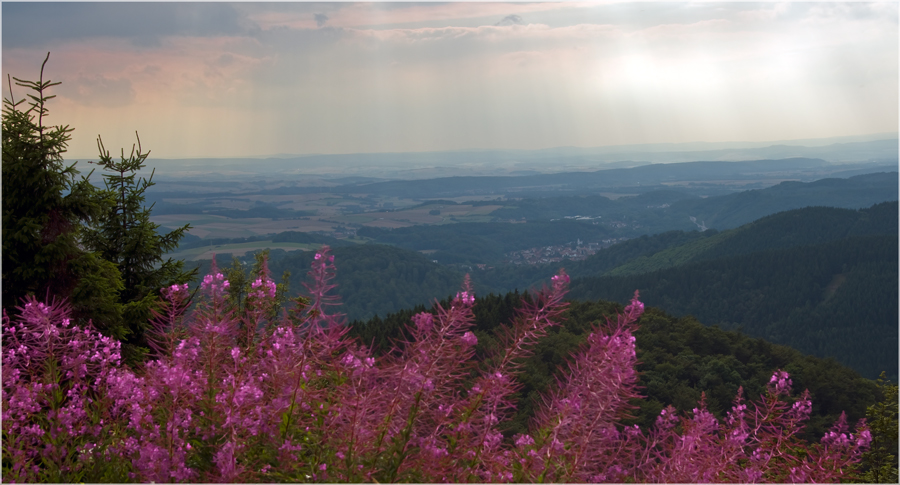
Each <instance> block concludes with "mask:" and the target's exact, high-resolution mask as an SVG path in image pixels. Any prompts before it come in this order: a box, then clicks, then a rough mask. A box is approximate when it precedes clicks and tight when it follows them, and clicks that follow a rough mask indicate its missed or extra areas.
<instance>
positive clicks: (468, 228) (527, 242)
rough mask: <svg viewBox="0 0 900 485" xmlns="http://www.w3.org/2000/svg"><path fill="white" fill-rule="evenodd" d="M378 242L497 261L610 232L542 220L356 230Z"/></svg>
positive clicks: (446, 257)
mask: <svg viewBox="0 0 900 485" xmlns="http://www.w3.org/2000/svg"><path fill="white" fill-rule="evenodd" d="M356 234H357V235H359V236H362V237H367V238H371V239H373V240H374V241H375V242H377V243H379V244H391V245H395V246H397V247H401V248H404V249H409V250H413V251H422V250H437V251H436V252H435V253H433V254H432V255H431V257H432V259H436V260H438V261H439V262H440V263H442V264H449V263H467V264H475V263H497V262H499V261H501V260H502V259H503V257H504V254H505V253H507V252H510V251H517V250H521V249H528V248H532V247H538V246H549V245H561V244H564V243H567V242H575V241H576V240H577V239H581V240H582V241H584V242H587V241H593V242H596V241H600V240H602V239H605V238H609V237H612V235H613V232H612V231H611V230H610V229H609V228H607V227H605V226H602V225H593V224H585V223H581V222H575V221H554V222H549V221H543V222H527V223H524V224H509V223H476V222H464V223H459V224H444V225H439V226H410V227H402V228H397V229H380V228H375V227H362V228H360V229H358V230H357V231H356Z"/></svg>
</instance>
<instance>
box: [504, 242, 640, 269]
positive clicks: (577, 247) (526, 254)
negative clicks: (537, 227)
mask: <svg viewBox="0 0 900 485" xmlns="http://www.w3.org/2000/svg"><path fill="white" fill-rule="evenodd" d="M627 240H628V238H627V237H620V238H611V239H603V240H601V241H599V242H582V241H581V239H578V240H576V241H572V242H568V243H566V244H560V245H557V246H543V247H536V248H528V249H523V250H521V251H513V252H510V253H506V255H505V256H506V258H505V259H504V260H503V262H504V263H509V264H547V263H557V262H560V261H562V260H564V259H568V260H570V261H581V260H583V259H586V258H587V257H588V256H591V255H593V254H595V253H596V252H597V251H599V250H601V249H604V248H608V247H610V246H612V245H613V244H616V243H620V242H623V241H627Z"/></svg>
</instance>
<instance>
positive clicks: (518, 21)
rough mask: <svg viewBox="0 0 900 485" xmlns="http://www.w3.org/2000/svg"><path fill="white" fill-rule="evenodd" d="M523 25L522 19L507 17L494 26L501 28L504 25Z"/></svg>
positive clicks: (512, 16) (515, 16) (513, 16)
mask: <svg viewBox="0 0 900 485" xmlns="http://www.w3.org/2000/svg"><path fill="white" fill-rule="evenodd" d="M523 23H524V22H523V21H522V17H519V16H518V15H507V16H506V17H503V20H501V21H499V22H497V23H496V24H494V25H497V26H501V27H502V26H506V25H522V24H523Z"/></svg>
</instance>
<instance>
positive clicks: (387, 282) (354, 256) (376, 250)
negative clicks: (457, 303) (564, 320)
mask: <svg viewBox="0 0 900 485" xmlns="http://www.w3.org/2000/svg"><path fill="white" fill-rule="evenodd" d="M269 254H270V259H269V268H270V270H271V271H272V275H273V278H275V279H276V280H279V278H280V277H281V275H282V274H284V272H285V271H288V272H289V273H290V280H289V281H290V288H291V292H292V293H297V292H302V291H303V283H305V282H307V274H306V273H307V271H308V269H309V265H310V263H311V262H312V260H313V257H314V253H313V252H312V251H290V252H285V251H283V250H274V251H271V252H270V253H269ZM332 254H333V255H334V257H335V261H336V264H337V265H338V266H339V268H340V271H338V274H337V279H336V280H335V283H336V284H337V288H336V289H335V294H336V295H338V296H340V298H341V307H340V311H341V312H342V313H345V314H347V315H348V316H349V317H350V318H372V317H373V316H375V315H376V314H377V315H387V314H388V313H391V312H396V311H400V310H401V309H404V308H412V307H414V306H416V305H420V304H430V302H432V301H433V300H434V298H442V297H446V296H447V295H452V294H454V293H455V292H456V291H457V290H458V289H459V285H460V283H461V282H462V280H463V278H464V276H465V275H464V274H462V273H459V272H457V271H454V270H452V269H449V268H446V267H444V266H441V265H438V264H435V263H433V262H431V260H430V259H429V258H427V257H425V256H423V255H421V254H419V253H416V252H413V251H407V250H404V249H400V248H395V247H392V246H385V245H381V244H364V245H353V246H348V247H338V248H334V250H333V251H332ZM251 258H252V257H244V258H242V260H243V261H248V260H249V259H251ZM216 261H217V264H218V265H219V267H220V268H222V267H227V266H231V264H232V261H231V258H230V255H225V256H217V257H216ZM209 267H210V261H209V260H205V261H201V262H200V265H199V268H200V269H199V272H200V274H206V272H208V271H209ZM279 281H280V280H279ZM475 288H476V291H477V292H478V293H487V292H489V291H490V290H489V289H488V288H486V287H484V286H482V285H480V284H479V285H476V286H475Z"/></svg>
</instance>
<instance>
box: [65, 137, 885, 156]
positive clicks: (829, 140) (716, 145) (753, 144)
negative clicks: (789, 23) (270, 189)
mask: <svg viewBox="0 0 900 485" xmlns="http://www.w3.org/2000/svg"><path fill="white" fill-rule="evenodd" d="M892 139H898V140H900V132H897V133H892V132H882V133H870V134H864V135H843V136H828V137H821V138H798V139H782V140H767V141H719V142H707V141H691V142H677V143H667V142H660V143H638V144H625V145H600V146H573V145H568V146H552V147H545V148H532V149H522V148H461V149H455V150H428V151H406V152H403V151H384V152H347V153H276V154H268V155H233V156H222V157H210V156H206V157H204V156H199V157H167V158H163V157H153V156H151V157H149V159H150V160H210V159H216V160H218V159H221V160H229V159H256V160H269V159H272V160H279V159H290V158H305V157H316V156H331V155H334V156H352V155H392V154H398V155H399V154H402V155H414V154H428V153H490V152H540V151H553V150H564V149H575V150H598V149H626V148H627V149H638V150H639V149H640V148H641V147H648V148H649V147H662V146H671V147H673V148H675V147H685V146H688V145H708V146H709V150H716V149H721V148H720V146H723V145H734V146H729V147H727V148H731V149H741V148H764V147H770V146H778V145H784V144H790V145H788V146H805V147H821V146H828V145H832V144H839V143H858V142H866V141H882V140H892ZM833 140H834V141H833ZM836 140H844V141H836ZM804 142H822V143H821V144H815V145H802V144H801V143H804ZM126 148H127V147H126ZM706 149H707V148H691V149H684V150H677V149H675V150H672V151H704V150H706ZM113 155H115V154H113ZM151 155H152V150H151ZM65 158H66V159H67V160H73V161H74V160H91V159H95V158H97V157H96V155H94V156H91V157H65Z"/></svg>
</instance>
